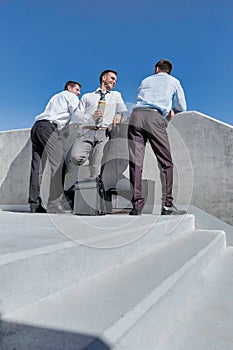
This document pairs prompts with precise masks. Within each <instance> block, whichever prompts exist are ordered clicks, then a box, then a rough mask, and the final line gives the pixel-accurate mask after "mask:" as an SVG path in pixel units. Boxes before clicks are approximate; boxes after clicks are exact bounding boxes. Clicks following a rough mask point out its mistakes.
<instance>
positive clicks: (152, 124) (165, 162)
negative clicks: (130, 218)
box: [128, 108, 173, 210]
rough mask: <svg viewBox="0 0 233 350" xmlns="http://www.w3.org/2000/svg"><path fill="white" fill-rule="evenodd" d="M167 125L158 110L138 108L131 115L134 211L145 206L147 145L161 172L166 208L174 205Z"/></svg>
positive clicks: (131, 165)
mask: <svg viewBox="0 0 233 350" xmlns="http://www.w3.org/2000/svg"><path fill="white" fill-rule="evenodd" d="M167 125H168V121H167V119H164V118H163V117H162V115H161V113H160V112H159V111H157V110H156V109H149V108H135V109H134V110H133V112H132V114H131V117H130V121H129V129H128V139H129V171H130V182H131V185H132V188H133V197H132V204H133V207H134V208H135V209H138V210H142V208H143V206H144V198H143V196H142V185H141V183H142V169H143V161H144V155H145V147H146V142H147V141H149V143H150V145H151V147H152V150H153V152H154V154H155V156H156V158H157V160H158V163H159V166H160V168H161V170H162V172H161V175H162V184H163V187H164V189H163V192H164V203H163V205H166V206H170V205H172V201H173V197H172V185H173V163H172V157H171V152H170V144H169V140H168V135H167V130H166V128H167Z"/></svg>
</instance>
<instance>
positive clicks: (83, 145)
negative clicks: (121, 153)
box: [71, 70, 127, 178]
mask: <svg viewBox="0 0 233 350" xmlns="http://www.w3.org/2000/svg"><path fill="white" fill-rule="evenodd" d="M99 80H100V86H99V88H98V89H97V90H96V91H93V92H90V93H87V94H84V95H83V96H82V98H81V100H80V102H79V105H78V108H77V112H76V116H78V117H77V122H81V123H83V122H84V121H85V125H84V126H83V127H82V131H83V135H82V136H81V138H79V139H77V140H76V142H75V143H74V145H73V147H72V150H71V160H72V162H73V163H74V164H76V165H82V164H84V163H85V161H86V160H87V159H89V164H90V177H92V178H94V177H96V176H98V175H99V173H100V167H101V159H102V155H103V149H104V146H105V144H106V142H107V141H108V138H109V136H110V134H111V128H112V125H116V124H118V123H120V122H121V119H122V116H123V114H124V112H126V111H127V108H126V105H125V103H124V101H123V99H122V96H121V94H120V92H118V91H112V90H113V88H114V87H115V85H116V82H117V72H116V71H114V70H105V71H103V72H102V73H101V75H100V78H99Z"/></svg>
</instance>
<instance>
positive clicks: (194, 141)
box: [0, 112, 233, 224]
mask: <svg viewBox="0 0 233 350" xmlns="http://www.w3.org/2000/svg"><path fill="white" fill-rule="evenodd" d="M78 132H79V131H78V129H77V128H75V127H74V125H73V126H72V128H71V135H70V138H69V139H68V140H67V141H66V148H67V149H68V148H69V145H70V144H72V142H73V140H74V138H75V135H76V134H77V133H78ZM168 132H169V137H170V142H171V149H172V154H173V160H174V175H175V176H174V198H175V203H176V204H177V205H181V204H182V205H183V204H184V205H186V206H188V205H189V204H193V205H196V206H197V207H199V208H201V209H203V210H205V211H207V212H209V213H210V214H212V215H214V216H216V217H218V218H220V219H222V220H224V221H226V222H228V223H230V224H233V216H232V211H233V182H232V174H233V127H232V126H230V125H227V124H224V123H221V122H219V121H217V120H214V119H213V118H210V117H208V116H205V115H203V114H200V113H197V112H185V113H179V114H177V115H176V116H175V118H174V119H173V120H172V122H170V123H169V127H168ZM29 136H30V130H29V129H25V130H14V131H9V132H0V157H1V160H2V162H1V169H0V205H15V204H18V205H26V204H27V198H28V183H29V173H30V159H31V143H30V137H29ZM121 146H122V144H121ZM121 148H122V147H121ZM123 149H125V148H124V147H123ZM124 152H125V159H127V157H128V153H127V149H125V151H124ZM124 174H125V176H126V177H128V169H126V170H125V173H124ZM143 178H144V179H148V180H151V181H150V182H153V183H154V184H155V187H154V205H155V207H156V206H160V202H161V197H162V189H161V181H160V171H159V169H158V166H157V162H156V160H155V157H154V155H153V153H152V151H151V148H150V146H149V145H148V147H147V151H146V156H145V163H144V170H143ZM48 182H49V168H48V167H47V169H46V173H45V176H44V177H43V182H42V193H43V196H44V198H45V200H44V201H45V202H46V197H47V189H48ZM155 212H156V210H155Z"/></svg>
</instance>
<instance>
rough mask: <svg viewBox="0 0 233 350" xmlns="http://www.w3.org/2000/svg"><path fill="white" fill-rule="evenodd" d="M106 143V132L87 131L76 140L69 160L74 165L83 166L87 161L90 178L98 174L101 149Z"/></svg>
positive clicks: (101, 154)
mask: <svg viewBox="0 0 233 350" xmlns="http://www.w3.org/2000/svg"><path fill="white" fill-rule="evenodd" d="M107 141H108V136H107V135H106V130H87V131H86V132H85V134H84V135H82V136H81V137H80V138H78V139H77V140H76V141H75V143H74V144H73V147H72V150H71V160H72V162H73V163H74V164H76V165H83V164H84V163H85V162H86V160H87V159H89V165H90V176H91V177H96V176H98V175H99V174H100V168H101V160H102V156H103V149H104V146H105V144H106V143H107Z"/></svg>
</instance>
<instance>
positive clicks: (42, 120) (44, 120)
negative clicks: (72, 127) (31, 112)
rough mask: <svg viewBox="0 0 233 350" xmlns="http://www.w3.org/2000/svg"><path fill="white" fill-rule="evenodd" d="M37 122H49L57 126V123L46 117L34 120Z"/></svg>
mask: <svg viewBox="0 0 233 350" xmlns="http://www.w3.org/2000/svg"><path fill="white" fill-rule="evenodd" d="M36 122H37V123H42V122H43V123H49V124H52V125H54V126H55V127H56V128H57V123H56V122H54V121H53V120H48V119H41V120H37V121H36Z"/></svg>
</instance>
